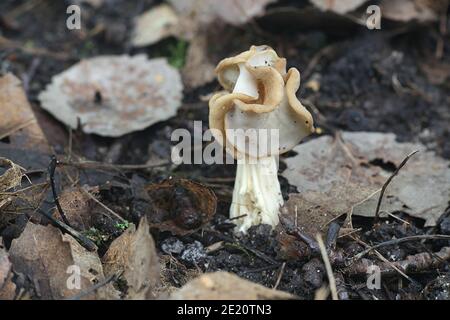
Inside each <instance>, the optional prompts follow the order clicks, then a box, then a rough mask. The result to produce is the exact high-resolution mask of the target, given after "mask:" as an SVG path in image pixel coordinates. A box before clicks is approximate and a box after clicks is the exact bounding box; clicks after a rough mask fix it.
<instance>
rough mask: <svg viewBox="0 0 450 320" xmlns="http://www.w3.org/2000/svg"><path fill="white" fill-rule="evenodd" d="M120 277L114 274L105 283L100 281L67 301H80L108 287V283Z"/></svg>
mask: <svg viewBox="0 0 450 320" xmlns="http://www.w3.org/2000/svg"><path fill="white" fill-rule="evenodd" d="M118 277H119V276H118V275H117V274H115V273H114V274H112V275H110V276H109V277H107V278H105V279H104V280H103V281H100V282H98V283H96V284H94V285H93V286H92V287H90V288H88V289H87V290H86V291H83V292H80V293H79V294H77V295H75V296H73V297H70V298H67V299H66V300H80V299H82V298H84V297H86V296H88V295H90V294H91V293H93V292H95V291H97V290H98V289H100V288H101V287H104V286H106V285H107V284H108V283H110V282H113V281H116V280H117V278H118Z"/></svg>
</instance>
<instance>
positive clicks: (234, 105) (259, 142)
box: [209, 46, 314, 158]
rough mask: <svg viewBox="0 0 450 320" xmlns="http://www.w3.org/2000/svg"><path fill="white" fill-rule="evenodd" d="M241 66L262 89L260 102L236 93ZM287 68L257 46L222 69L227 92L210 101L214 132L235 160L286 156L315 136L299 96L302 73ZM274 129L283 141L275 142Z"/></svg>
mask: <svg viewBox="0 0 450 320" xmlns="http://www.w3.org/2000/svg"><path fill="white" fill-rule="evenodd" d="M267 62H268V63H267ZM239 64H243V66H244V67H245V68H246V70H247V71H248V72H249V73H250V74H251V76H252V78H253V80H254V81H255V82H256V83H257V88H258V97H256V98H255V97H251V96H248V95H246V94H243V93H239V92H231V91H232V90H233V89H234V86H235V85H236V82H237V79H238V77H239V70H240V69H239V68H238V67H236V66H238V65H239ZM285 66H286V60H285V59H282V58H279V57H278V56H277V55H276V53H275V51H274V50H273V49H271V48H269V47H267V46H260V47H255V46H252V47H251V48H250V50H249V51H245V52H243V53H241V54H239V55H237V56H235V57H232V58H227V59H224V60H222V61H221V62H220V63H219V65H218V66H217V68H216V71H217V72H218V76H219V82H220V83H221V84H222V85H223V86H224V88H225V89H226V91H221V92H219V93H216V94H215V95H214V96H213V97H212V98H211V100H210V101H209V106H210V113H209V121H210V128H211V129H216V130H213V132H212V133H213V135H214V136H215V138H216V139H217V140H218V141H219V142H220V143H222V145H224V146H225V147H226V148H227V151H228V152H229V153H230V154H231V155H233V156H234V157H235V158H240V157H242V156H244V155H246V156H250V157H254V158H261V157H266V156H275V155H278V154H282V153H284V152H287V151H289V150H291V149H292V148H293V147H294V146H295V145H297V144H298V143H299V142H300V141H301V140H302V139H303V138H304V137H306V136H308V135H309V134H311V133H312V132H314V127H313V119H312V116H311V114H310V113H309V112H308V110H307V109H306V108H305V107H304V106H303V105H302V104H301V103H300V101H299V100H298V99H297V96H296V92H297V90H298V88H299V87H300V73H299V71H298V70H297V69H296V68H291V69H289V71H288V72H287V73H286V72H285ZM236 70H237V75H236V74H235V72H236ZM227 129H233V130H227ZM239 129H242V130H244V131H246V130H249V131H247V133H248V134H249V135H250V136H251V130H252V129H256V130H257V131H256V137H254V138H251V139H239V137H238V136H239V135H241V134H242V133H243V132H242V130H239ZM259 129H267V131H265V133H264V130H259ZM272 129H276V130H277V131H276V132H277V133H278V139H277V136H276V135H275V136H274V138H275V139H277V140H273V139H272V140H271V134H272V132H273V131H271V130H272ZM254 132H255V131H254Z"/></svg>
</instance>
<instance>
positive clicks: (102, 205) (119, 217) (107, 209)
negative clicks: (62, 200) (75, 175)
mask: <svg viewBox="0 0 450 320" xmlns="http://www.w3.org/2000/svg"><path fill="white" fill-rule="evenodd" d="M81 191H83V193H84V194H86V195H87V196H88V197H89V198H90V199H92V200H94V201H95V202H96V203H97V204H99V205H100V206H101V207H102V208H103V209H105V210H106V211H108V212H109V213H110V214H112V215H113V216H114V217H116V218H117V219H119V220H120V221H122V222H128V221H127V220H125V219H124V218H122V217H121V216H120V215H119V214H118V213H116V212H114V211H113V210H112V209H110V208H109V207H108V206H106V205H105V204H103V203H102V202H101V201H99V200H98V199H97V198H95V197H94V196H93V195H92V194H91V193H90V192H89V191H87V190H86V189H85V188H84V187H82V188H81Z"/></svg>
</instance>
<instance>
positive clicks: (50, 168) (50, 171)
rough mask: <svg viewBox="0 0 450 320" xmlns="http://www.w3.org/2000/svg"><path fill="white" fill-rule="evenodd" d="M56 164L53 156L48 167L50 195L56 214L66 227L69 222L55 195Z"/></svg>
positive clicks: (56, 161)
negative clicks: (56, 210) (51, 195)
mask: <svg viewBox="0 0 450 320" xmlns="http://www.w3.org/2000/svg"><path fill="white" fill-rule="evenodd" d="M57 164H58V160H56V156H55V155H53V156H52V158H51V160H50V164H49V165H48V174H49V178H50V186H51V188H52V194H53V199H54V201H55V204H56V207H57V208H58V212H59V214H60V216H61V218H62V219H63V221H64V223H65V224H67V225H68V226H70V222H69V220H67V217H66V214H65V213H64V211H63V209H62V207H61V204H60V203H59V198H58V194H57V193H56V187H55V170H56V165H57Z"/></svg>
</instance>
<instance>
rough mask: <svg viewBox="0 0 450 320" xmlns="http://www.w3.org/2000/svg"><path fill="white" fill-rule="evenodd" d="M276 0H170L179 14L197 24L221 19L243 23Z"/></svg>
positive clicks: (230, 22)
mask: <svg viewBox="0 0 450 320" xmlns="http://www.w3.org/2000/svg"><path fill="white" fill-rule="evenodd" d="M274 2H276V0H228V1H223V0H184V1H178V0H169V3H170V4H171V5H172V6H173V7H174V9H175V11H177V12H178V14H179V15H182V16H185V17H186V18H189V17H190V19H191V20H194V21H195V23H196V24H209V23H211V22H212V21H214V20H216V19H220V20H222V21H224V22H226V23H228V24H232V25H241V24H244V23H246V22H248V21H249V20H250V19H252V18H254V17H257V16H260V15H262V14H264V8H265V7H266V6H267V5H268V4H270V3H274Z"/></svg>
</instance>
